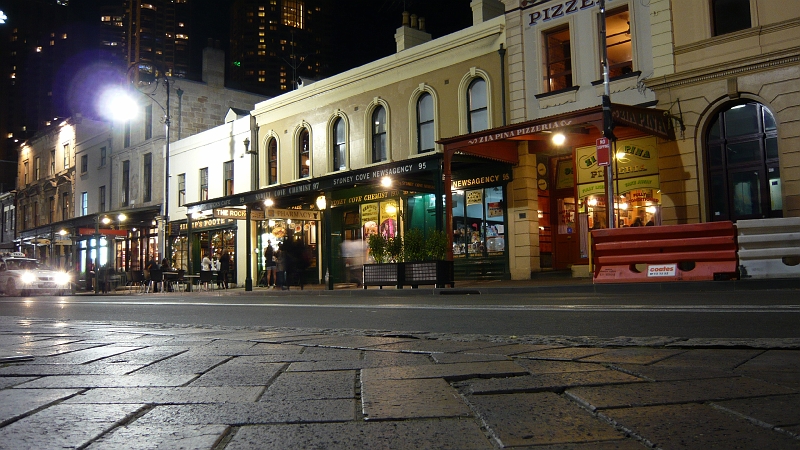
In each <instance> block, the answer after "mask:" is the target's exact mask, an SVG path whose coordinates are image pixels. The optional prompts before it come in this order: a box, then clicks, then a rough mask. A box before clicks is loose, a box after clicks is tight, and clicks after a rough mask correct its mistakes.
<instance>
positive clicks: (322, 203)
mask: <svg viewBox="0 0 800 450" xmlns="http://www.w3.org/2000/svg"><path fill="white" fill-rule="evenodd" d="M327 206H328V202H327V201H326V200H325V196H324V195H320V196H319V197H317V209H319V210H320V211H322V210H324V209H325V208H326V207H327Z"/></svg>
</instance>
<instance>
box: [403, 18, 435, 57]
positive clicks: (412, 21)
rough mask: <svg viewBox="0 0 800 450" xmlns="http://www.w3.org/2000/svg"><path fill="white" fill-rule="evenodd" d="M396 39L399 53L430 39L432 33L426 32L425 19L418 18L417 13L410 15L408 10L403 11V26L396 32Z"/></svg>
mask: <svg viewBox="0 0 800 450" xmlns="http://www.w3.org/2000/svg"><path fill="white" fill-rule="evenodd" d="M394 40H395V42H397V52H398V53H400V52H402V51H403V50H406V49H409V48H411V47H414V46H415V45H419V44H424V43H426V42H428V41H430V40H431V35H430V33H426V32H425V19H424V18H422V17H420V18H417V15H416V14H411V15H409V13H408V12H407V11H403V26H401V27H400V28H398V29H397V32H395V34H394Z"/></svg>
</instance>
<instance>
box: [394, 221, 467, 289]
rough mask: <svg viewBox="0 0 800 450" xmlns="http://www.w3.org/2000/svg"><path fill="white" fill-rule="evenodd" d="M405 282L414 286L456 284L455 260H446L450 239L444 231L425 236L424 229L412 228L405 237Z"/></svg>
mask: <svg viewBox="0 0 800 450" xmlns="http://www.w3.org/2000/svg"><path fill="white" fill-rule="evenodd" d="M404 243H405V247H404V255H405V263H404V267H403V282H404V283H405V284H409V285H411V286H412V287H417V286H419V285H420V284H433V285H435V286H436V287H437V288H443V287H445V285H447V284H449V285H450V287H454V286H455V280H454V273H453V261H446V260H445V257H446V256H447V245H448V239H447V234H445V233H444V232H443V231H438V230H437V231H433V232H431V233H430V235H429V236H428V237H427V238H425V236H424V235H423V233H422V230H419V229H411V230H409V231H408V233H406V237H405V241H404Z"/></svg>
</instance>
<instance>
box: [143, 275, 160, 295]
mask: <svg viewBox="0 0 800 450" xmlns="http://www.w3.org/2000/svg"><path fill="white" fill-rule="evenodd" d="M163 285H164V272H163V271H162V270H161V269H153V270H151V271H150V281H149V282H148V283H147V289H146V290H145V293H147V292H151V291H152V292H155V289H156V288H159V287H160V288H161V291H162V292H163V291H164V286H163Z"/></svg>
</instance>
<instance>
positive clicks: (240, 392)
mask: <svg viewBox="0 0 800 450" xmlns="http://www.w3.org/2000/svg"><path fill="white" fill-rule="evenodd" d="M262 391H263V389H262V388H261V387H256V386H254V387H245V386H241V387H159V388H147V387H139V388H97V389H90V390H88V391H86V392H84V393H82V394H80V395H76V396H74V397H72V398H70V399H68V400H66V401H65V403H147V404H193V403H225V402H232V403H235V402H254V401H256V400H257V399H258V397H259V396H260V395H261V393H262Z"/></svg>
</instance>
